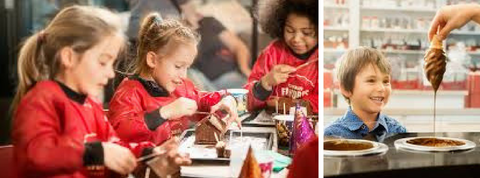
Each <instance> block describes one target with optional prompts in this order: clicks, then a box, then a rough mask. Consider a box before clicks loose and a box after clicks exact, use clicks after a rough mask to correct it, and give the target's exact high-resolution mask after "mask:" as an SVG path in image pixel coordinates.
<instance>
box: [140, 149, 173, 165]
mask: <svg viewBox="0 0 480 178" xmlns="http://www.w3.org/2000/svg"><path fill="white" fill-rule="evenodd" d="M165 152H166V151H165V150H162V151H161V152H160V153H152V154H149V155H147V156H142V157H140V158H138V159H137V162H142V161H145V160H147V159H150V158H153V157H155V156H159V155H161V154H164V153H165Z"/></svg>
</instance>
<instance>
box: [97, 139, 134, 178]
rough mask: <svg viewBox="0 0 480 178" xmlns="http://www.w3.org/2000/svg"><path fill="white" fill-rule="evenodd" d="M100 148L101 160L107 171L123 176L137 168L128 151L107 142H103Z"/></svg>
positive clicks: (132, 156)
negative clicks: (101, 150) (101, 149)
mask: <svg viewBox="0 0 480 178" xmlns="http://www.w3.org/2000/svg"><path fill="white" fill-rule="evenodd" d="M102 146H103V159H104V162H105V166H106V167H107V168H108V169H110V170H112V171H115V172H117V173H119V174H122V175H125V174H128V173H130V172H132V171H133V170H134V169H135V167H137V160H136V159H135V156H134V155H133V154H132V152H130V150H129V149H127V148H125V147H122V146H120V145H117V144H114V143H108V142H103V143H102Z"/></svg>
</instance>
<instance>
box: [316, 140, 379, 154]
mask: <svg viewBox="0 0 480 178" xmlns="http://www.w3.org/2000/svg"><path fill="white" fill-rule="evenodd" d="M370 148H373V144H371V143H366V142H355V141H346V140H327V141H324V142H323V149H325V150H330V151H357V150H366V149H370Z"/></svg>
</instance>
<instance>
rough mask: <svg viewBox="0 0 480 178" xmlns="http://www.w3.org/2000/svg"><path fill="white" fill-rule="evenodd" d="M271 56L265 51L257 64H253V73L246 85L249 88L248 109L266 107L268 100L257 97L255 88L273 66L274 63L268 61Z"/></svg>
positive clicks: (253, 109)
mask: <svg viewBox="0 0 480 178" xmlns="http://www.w3.org/2000/svg"><path fill="white" fill-rule="evenodd" d="M269 58H270V55H269V53H267V52H266V51H264V52H263V53H262V54H260V56H259V57H258V59H257V61H256V62H255V65H254V66H253V69H252V73H251V74H250V76H249V77H248V82H247V84H246V85H245V86H244V88H245V89H247V90H248V94H247V110H248V111H256V110H259V109H262V108H265V107H266V101H262V100H260V99H258V98H257V97H255V95H254V92H253V88H254V86H255V83H257V82H260V79H261V78H262V77H263V76H265V75H266V74H267V73H268V72H269V71H270V70H271V68H272V66H273V65H272V64H269V63H268V59H269Z"/></svg>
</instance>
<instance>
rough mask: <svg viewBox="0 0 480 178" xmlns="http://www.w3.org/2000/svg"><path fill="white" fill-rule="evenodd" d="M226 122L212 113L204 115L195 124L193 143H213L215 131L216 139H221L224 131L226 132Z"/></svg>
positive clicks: (214, 141)
mask: <svg viewBox="0 0 480 178" xmlns="http://www.w3.org/2000/svg"><path fill="white" fill-rule="evenodd" d="M227 130H228V128H227V124H226V123H225V122H224V121H223V120H222V119H219V118H217V117H215V116H214V115H210V116H208V117H205V118H204V119H202V120H201V121H200V122H198V123H197V124H196V126H195V144H199V145H215V144H216V143H217V139H215V133H216V134H217V136H218V140H223V139H224V135H225V132H227Z"/></svg>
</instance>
